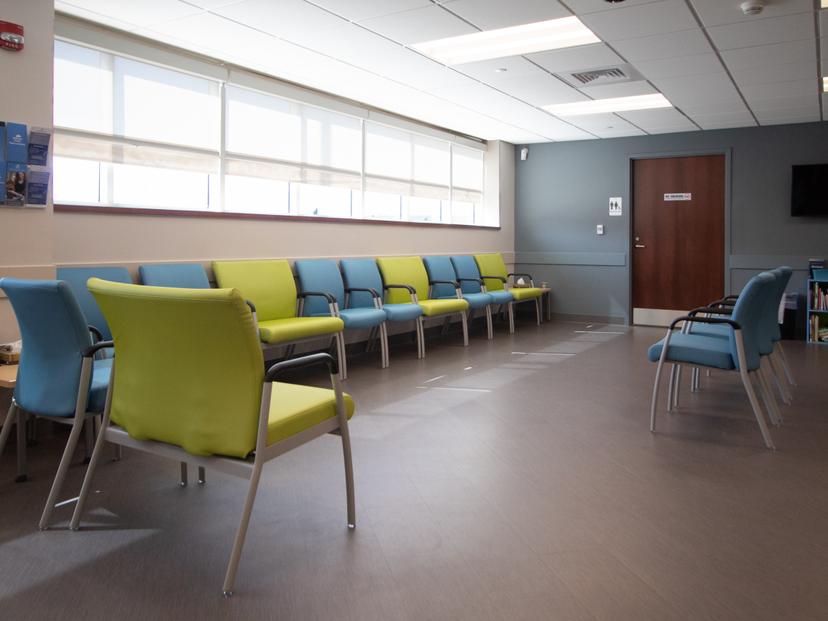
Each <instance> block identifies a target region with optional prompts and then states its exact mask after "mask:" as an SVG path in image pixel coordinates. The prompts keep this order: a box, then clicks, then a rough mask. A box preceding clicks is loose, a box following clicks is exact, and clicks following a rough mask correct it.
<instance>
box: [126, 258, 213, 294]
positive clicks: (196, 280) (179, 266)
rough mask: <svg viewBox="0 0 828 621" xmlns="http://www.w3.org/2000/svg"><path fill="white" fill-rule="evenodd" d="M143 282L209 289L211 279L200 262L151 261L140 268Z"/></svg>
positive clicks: (158, 285)
mask: <svg viewBox="0 0 828 621" xmlns="http://www.w3.org/2000/svg"><path fill="white" fill-rule="evenodd" d="M138 273H139V274H140V275H141V282H142V283H143V284H145V285H150V286H152V287H183V288H185V289H209V288H210V279H209V278H207V272H206V271H204V266H202V265H201V264H199V263H151V264H149V265H142V266H141V267H139V268H138Z"/></svg>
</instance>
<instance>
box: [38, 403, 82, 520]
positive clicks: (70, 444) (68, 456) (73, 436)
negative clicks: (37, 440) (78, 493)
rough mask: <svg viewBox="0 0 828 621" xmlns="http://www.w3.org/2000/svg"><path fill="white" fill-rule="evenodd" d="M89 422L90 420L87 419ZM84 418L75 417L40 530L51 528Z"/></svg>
mask: <svg viewBox="0 0 828 621" xmlns="http://www.w3.org/2000/svg"><path fill="white" fill-rule="evenodd" d="M87 420H88V419H87ZM84 422H85V420H84V417H83V416H82V415H79V416H76V417H75V422H74V423H72V431H70V432H69V440H67V442H66V448H65V449H64V450H63V457H61V458H60V465H59V466H58V469H57V474H55V480H54V481H53V482H52V489H51V490H50V491H49V497H48V498H47V499H46V506H45V507H44V508H43V515H41V516H40V523H39V524H38V528H39V529H40V530H46V528H47V527H48V526H49V518H50V517H51V516H52V510H53V509H54V508H55V503H56V502H57V499H58V495H59V494H60V490H61V488H62V487H63V482H64V480H65V479H66V472H67V471H68V470H69V464H70V463H71V461H72V457H73V456H74V454H75V449H76V448H77V446H78V439H79V438H80V434H81V430H82V429H83V427H84Z"/></svg>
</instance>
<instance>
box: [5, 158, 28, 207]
mask: <svg viewBox="0 0 828 621" xmlns="http://www.w3.org/2000/svg"><path fill="white" fill-rule="evenodd" d="M28 168H29V167H28V166H26V164H23V163H21V162H6V177H5V188H6V190H5V198H6V205H9V206H12V207H22V206H23V205H25V204H26V175H27V173H28V172H29V171H28Z"/></svg>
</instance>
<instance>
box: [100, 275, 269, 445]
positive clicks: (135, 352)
mask: <svg viewBox="0 0 828 621" xmlns="http://www.w3.org/2000/svg"><path fill="white" fill-rule="evenodd" d="M89 289H90V291H92V294H93V295H94V296H95V299H96V300H97V301H98V304H100V306H101V309H102V310H103V313H104V315H105V316H106V318H107V320H108V321H109V325H110V326H112V338H113V340H114V341H115V348H116V351H117V352H118V353H117V355H116V356H115V368H114V372H115V379H114V384H113V388H112V390H113V392H112V410H111V416H112V421H113V422H114V423H116V424H117V425H120V426H121V427H123V428H124V429H126V431H127V432H129V434H130V435H131V436H132V437H133V438H137V439H140V440H155V441H158V442H166V443H168V444H174V445H176V446H180V447H182V448H183V449H185V450H186V451H188V452H190V453H193V454H195V455H212V454H217V455H227V456H231V457H246V456H247V455H248V454H249V453H250V451H252V450H253V449H254V448H255V446H256V432H257V423H258V419H259V409H260V402H261V394H262V382H263V379H264V358H263V356H262V350H261V346H260V345H259V337H258V334H257V332H256V327H255V324H254V321H253V314H252V312H251V311H250V308H249V307H248V306H247V304H245V300H244V298H243V297H242V295H241V294H240V293H239V292H238V291H236V290H234V289H175V288H169V287H150V286H142V285H124V284H120V283H112V282H105V281H103V280H99V279H96V278H95V279H92V280H91V281H90V282H89Z"/></svg>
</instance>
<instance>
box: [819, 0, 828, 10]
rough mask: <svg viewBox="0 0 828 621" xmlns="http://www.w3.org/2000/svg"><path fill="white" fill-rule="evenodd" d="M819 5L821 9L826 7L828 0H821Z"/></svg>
mask: <svg viewBox="0 0 828 621" xmlns="http://www.w3.org/2000/svg"><path fill="white" fill-rule="evenodd" d="M820 6H821V8H823V9H828V0H822V4H821V5H820Z"/></svg>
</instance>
